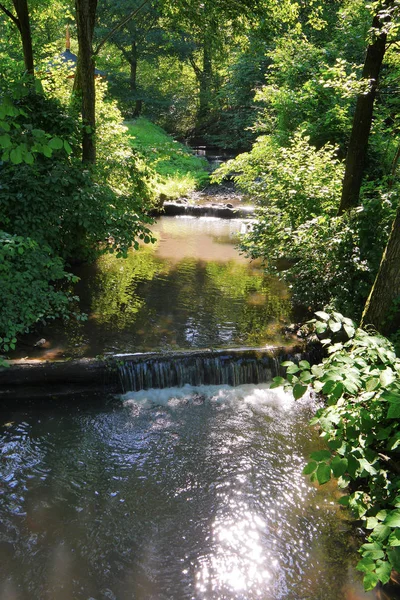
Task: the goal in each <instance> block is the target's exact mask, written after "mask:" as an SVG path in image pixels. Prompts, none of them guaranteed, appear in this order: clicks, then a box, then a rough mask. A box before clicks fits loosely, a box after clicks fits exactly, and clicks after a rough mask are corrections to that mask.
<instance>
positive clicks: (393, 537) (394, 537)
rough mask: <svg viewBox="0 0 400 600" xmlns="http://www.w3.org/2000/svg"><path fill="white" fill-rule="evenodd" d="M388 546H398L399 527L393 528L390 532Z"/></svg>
mask: <svg viewBox="0 0 400 600" xmlns="http://www.w3.org/2000/svg"><path fill="white" fill-rule="evenodd" d="M389 546H400V529H395V530H394V531H392V533H391V534H390V536H389Z"/></svg>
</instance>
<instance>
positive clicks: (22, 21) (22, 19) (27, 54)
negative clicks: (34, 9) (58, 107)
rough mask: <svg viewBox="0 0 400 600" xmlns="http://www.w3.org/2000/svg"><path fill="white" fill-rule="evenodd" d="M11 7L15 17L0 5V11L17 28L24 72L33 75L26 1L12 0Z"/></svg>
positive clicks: (30, 36)
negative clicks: (22, 53) (20, 42)
mask: <svg viewBox="0 0 400 600" xmlns="http://www.w3.org/2000/svg"><path fill="white" fill-rule="evenodd" d="M13 6H14V9H15V12H16V15H14V14H13V12H12V11H11V10H10V9H8V8H7V7H6V6H4V5H3V4H0V9H1V10H2V11H3V13H4V14H6V15H7V17H9V18H10V19H11V20H12V22H13V23H14V25H16V27H17V28H18V31H19V33H20V36H21V41H22V48H23V52H24V63H25V69H26V72H27V73H28V74H29V75H32V76H33V74H34V61H33V48H32V35H31V26H30V19H29V9H28V1H27V0H13Z"/></svg>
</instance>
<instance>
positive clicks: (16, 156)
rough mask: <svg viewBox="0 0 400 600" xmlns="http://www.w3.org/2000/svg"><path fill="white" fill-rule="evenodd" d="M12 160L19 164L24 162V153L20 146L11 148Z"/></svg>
mask: <svg viewBox="0 0 400 600" xmlns="http://www.w3.org/2000/svg"><path fill="white" fill-rule="evenodd" d="M10 160H11V162H12V163H13V164H14V165H19V164H21V163H22V153H21V148H20V147H19V146H17V147H16V148H13V149H12V150H11V152H10Z"/></svg>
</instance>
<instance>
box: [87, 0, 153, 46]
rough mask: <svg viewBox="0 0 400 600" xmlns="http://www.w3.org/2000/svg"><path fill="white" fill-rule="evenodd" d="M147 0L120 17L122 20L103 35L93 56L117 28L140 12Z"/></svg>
mask: <svg viewBox="0 0 400 600" xmlns="http://www.w3.org/2000/svg"><path fill="white" fill-rule="evenodd" d="M148 2H149V0H144V2H142V4H141V5H140V6H139V7H138V8H135V10H133V11H132V12H131V13H129V15H127V16H126V17H125V18H124V19H122V21H120V22H119V23H118V24H117V25H116V26H115V27H113V29H111V31H110V32H109V33H107V35H106V36H104V37H103V39H102V40H101V42H100V43H99V45H98V46H97V48H96V50H95V51H94V52H93V56H96V55H97V54H98V53H99V52H100V50H101V49H102V47H103V46H104V44H105V43H106V42H107V41H108V40H109V39H110V38H111V37H112V36H113V35H114V33H115V32H116V31H118V29H121V27H123V26H124V25H126V23H128V22H129V21H130V20H131V19H133V17H134V16H136V15H137V13H138V12H140V11H141V10H142V8H143V7H144V6H145V5H146V4H147V3H148Z"/></svg>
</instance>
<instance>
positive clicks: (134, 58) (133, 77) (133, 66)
mask: <svg viewBox="0 0 400 600" xmlns="http://www.w3.org/2000/svg"><path fill="white" fill-rule="evenodd" d="M130 56H131V58H130V62H129V66H130V78H129V84H130V88H131V91H132V92H133V93H134V94H136V92H137V66H138V52H137V45H136V42H132V46H131V54H130ZM142 105H143V101H142V100H140V99H139V98H137V99H136V102H135V109H134V111H133V118H134V119H137V117H139V116H140V113H141V112H142Z"/></svg>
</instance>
